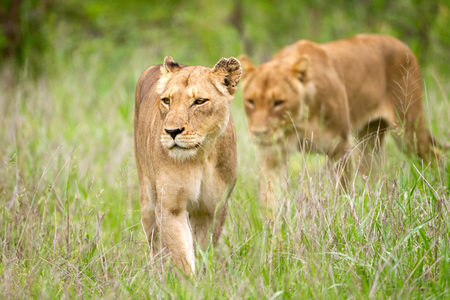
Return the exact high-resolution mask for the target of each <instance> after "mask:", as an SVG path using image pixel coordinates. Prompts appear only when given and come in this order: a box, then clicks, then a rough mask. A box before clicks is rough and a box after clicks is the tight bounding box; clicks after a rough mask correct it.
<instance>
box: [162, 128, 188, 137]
mask: <svg viewBox="0 0 450 300" xmlns="http://www.w3.org/2000/svg"><path fill="white" fill-rule="evenodd" d="M164 130H165V131H166V132H167V133H168V134H170V136H171V137H172V138H173V139H175V137H176V136H177V135H178V134H180V133H182V132H183V131H184V127H183V128H176V129H167V128H164Z"/></svg>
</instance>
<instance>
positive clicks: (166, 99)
mask: <svg viewBox="0 0 450 300" xmlns="http://www.w3.org/2000/svg"><path fill="white" fill-rule="evenodd" d="M161 101H162V102H163V103H164V104H166V105H169V104H170V99H169V98H162V99H161Z"/></svg>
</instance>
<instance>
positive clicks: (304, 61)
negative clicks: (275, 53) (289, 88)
mask: <svg viewBox="0 0 450 300" xmlns="http://www.w3.org/2000/svg"><path fill="white" fill-rule="evenodd" d="M308 67H309V58H308V57H307V56H302V57H300V58H299V59H298V60H297V61H296V62H295V63H294V65H293V66H292V69H293V70H294V72H297V73H298V74H299V79H300V81H304V80H305V77H306V73H307V71H308Z"/></svg>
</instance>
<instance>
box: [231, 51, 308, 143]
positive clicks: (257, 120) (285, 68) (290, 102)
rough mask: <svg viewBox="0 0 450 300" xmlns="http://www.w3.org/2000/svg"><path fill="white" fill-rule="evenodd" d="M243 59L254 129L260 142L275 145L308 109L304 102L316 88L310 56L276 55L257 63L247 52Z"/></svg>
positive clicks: (247, 103) (246, 102)
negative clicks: (288, 57) (280, 57)
mask: <svg viewBox="0 0 450 300" xmlns="http://www.w3.org/2000/svg"><path fill="white" fill-rule="evenodd" d="M239 60H240V61H241V63H242V69H243V78H242V86H243V98H244V107H245V113H246V115H247V118H248V124H249V130H250V133H251V135H252V137H253V138H254V140H255V141H256V142H257V143H259V144H260V145H262V146H264V145H271V144H272V143H274V142H278V141H279V140H280V139H281V138H282V137H283V135H284V134H286V133H287V132H289V131H293V130H294V127H295V126H294V120H296V119H297V118H298V116H299V115H305V113H306V112H305V105H304V104H305V102H307V101H308V99H309V94H311V89H312V86H309V85H308V72H307V70H308V65H309V59H308V57H306V56H302V57H300V58H299V59H297V60H295V61H284V60H277V59H274V60H271V61H269V62H267V63H264V64H261V65H260V66H257V67H255V66H254V65H253V64H252V63H251V61H250V60H249V58H248V57H247V56H245V55H243V56H240V57H239Z"/></svg>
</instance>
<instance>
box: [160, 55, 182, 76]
mask: <svg viewBox="0 0 450 300" xmlns="http://www.w3.org/2000/svg"><path fill="white" fill-rule="evenodd" d="M179 69H180V65H179V64H178V63H177V62H175V61H174V60H173V58H172V56H166V58H164V63H163V66H162V68H161V71H162V72H163V74H167V73H173V72H176V71H178V70H179Z"/></svg>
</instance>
